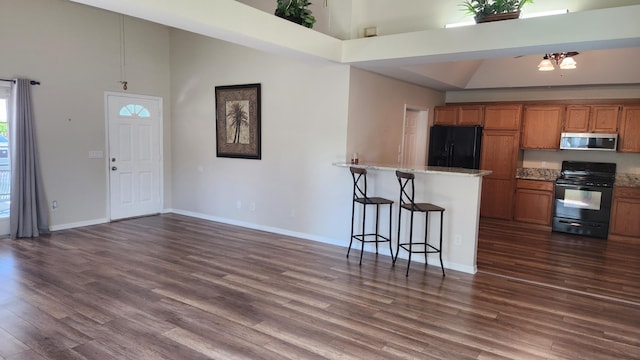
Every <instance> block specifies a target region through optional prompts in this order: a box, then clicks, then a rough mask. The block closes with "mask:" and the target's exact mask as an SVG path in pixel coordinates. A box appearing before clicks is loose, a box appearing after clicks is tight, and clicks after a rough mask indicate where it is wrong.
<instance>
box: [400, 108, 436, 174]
mask: <svg viewBox="0 0 640 360" xmlns="http://www.w3.org/2000/svg"><path fill="white" fill-rule="evenodd" d="M428 125H429V123H428V111H427V110H424V109H416V108H412V107H409V106H407V105H405V110H404V125H403V128H402V150H401V154H400V164H401V166H403V167H414V166H426V165H427V131H428V127H429V126H428Z"/></svg>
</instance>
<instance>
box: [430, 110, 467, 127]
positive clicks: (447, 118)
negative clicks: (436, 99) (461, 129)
mask: <svg viewBox="0 0 640 360" xmlns="http://www.w3.org/2000/svg"><path fill="white" fill-rule="evenodd" d="M459 110H460V107H459V106H436V107H435V108H434V118H433V124H434V125H455V124H456V122H457V121H458V111H459Z"/></svg>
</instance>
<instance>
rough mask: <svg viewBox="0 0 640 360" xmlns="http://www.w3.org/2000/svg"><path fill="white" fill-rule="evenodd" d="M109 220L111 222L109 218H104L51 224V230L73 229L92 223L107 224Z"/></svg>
mask: <svg viewBox="0 0 640 360" xmlns="http://www.w3.org/2000/svg"><path fill="white" fill-rule="evenodd" d="M108 222H109V219H107V218H102V219H93V220H87V221H80V222H75V223H67V224H59V225H52V226H49V231H60V230H67V229H73V228H79V227H85V226H91V225H99V224H106V223H108Z"/></svg>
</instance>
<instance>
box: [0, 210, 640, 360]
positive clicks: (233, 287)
mask: <svg viewBox="0 0 640 360" xmlns="http://www.w3.org/2000/svg"><path fill="white" fill-rule="evenodd" d="M521 230H522V229H519V228H517V227H513V226H506V225H504V224H500V223H491V222H484V221H483V223H482V225H481V229H480V244H479V252H478V263H479V269H480V271H479V272H478V273H477V274H475V275H469V274H464V273H460V272H456V271H452V270H447V276H446V278H443V277H442V275H441V273H440V269H439V268H438V267H436V266H429V267H427V269H426V271H425V268H424V266H420V265H418V264H415V265H414V266H412V267H411V272H410V274H409V277H408V278H406V277H405V276H404V270H405V266H406V261H404V260H400V261H399V263H398V264H397V265H396V266H397V267H396V268H392V267H391V259H390V258H389V257H387V256H383V255H379V256H377V257H376V256H375V254H371V253H366V254H365V255H364V259H363V264H362V266H358V256H357V255H358V252H357V251H355V252H354V256H352V257H351V258H349V259H346V258H345V253H346V249H345V248H342V247H338V246H331V245H326V244H321V243H314V242H311V241H306V240H300V239H295V238H290V237H286V236H281V235H276V234H271V233H265V232H260V231H254V230H248V229H243V228H238V227H234V226H229V225H224V224H219V223H214V222H208V221H204V220H197V219H193V218H189V217H184V216H178V215H162V216H153V217H146V218H138V219H131V220H127V221H121V222H115V223H111V224H104V225H97V226H92V227H86V228H80V229H72V230H65V231H60V232H56V233H54V234H53V235H51V236H48V237H42V238H40V239H35V240H18V241H12V240H9V239H1V240H0V359H11V360H17V359H135V360H138V359H185V360H187V359H320V358H329V359H639V358H640V281H638V280H639V276H640V270H639V269H638V266H639V265H638V264H639V262H638V260H639V258H640V244H634V243H631V242H627V243H624V242H602V241H597V242H596V241H593V239H583V238H576V237H570V236H560V235H558V234H548V233H545V232H539V231H530V230H527V231H524V232H523V231H521ZM346 244H347V243H346V240H345V245H346Z"/></svg>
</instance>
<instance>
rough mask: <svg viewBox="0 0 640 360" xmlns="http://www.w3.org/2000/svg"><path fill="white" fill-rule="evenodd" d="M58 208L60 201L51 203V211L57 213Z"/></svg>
mask: <svg viewBox="0 0 640 360" xmlns="http://www.w3.org/2000/svg"><path fill="white" fill-rule="evenodd" d="M57 208H58V200H53V201H52V202H51V210H52V211H55V210H56V209H57Z"/></svg>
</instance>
